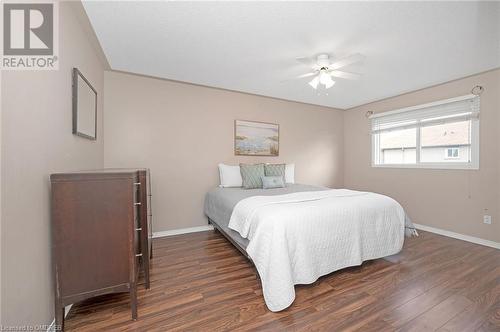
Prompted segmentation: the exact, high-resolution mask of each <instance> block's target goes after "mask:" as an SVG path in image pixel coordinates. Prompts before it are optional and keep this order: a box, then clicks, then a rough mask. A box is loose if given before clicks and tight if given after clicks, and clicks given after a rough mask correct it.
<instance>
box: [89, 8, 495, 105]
mask: <svg viewBox="0 0 500 332" xmlns="http://www.w3.org/2000/svg"><path fill="white" fill-rule="evenodd" d="M84 6H85V9H86V11H87V13H88V15H89V17H90V21H91V23H92V25H93V27H94V29H95V31H96V34H97V36H98V38H99V41H100V43H101V45H102V47H103V50H104V52H105V54H106V56H107V58H108V61H109V63H110V65H111V67H112V69H115V70H122V71H128V72H133V73H139V74H144V75H151V76H157V77H162V78H167V79H172V80H178V81H184V82H190V83H196V84H202V85H208V86H213V87H219V88H224V89H230V90H236V91H243V92H248V93H254V94H259V95H264V96H271V97H277V98H282V99H288V100H294V101H300V102H305V103H311V104H317V105H323V106H330V107H335V108H342V109H347V108H350V107H354V106H357V105H361V104H364V103H367V102H370V101H374V100H379V99H383V98H386V97H390V96H394V95H398V94H401V93H404V92H408V91H413V90H417V89H420V88H424V87H428V86H431V85H434V84H438V83H442V82H446V81H449V80H453V79H456V78H461V77H464V76H467V75H471V74H475V73H478V72H482V71H485V70H489V69H493V68H497V67H500V3H498V2H313V3H311V2H309V3H307V2H122V1H120V2H103V1H95V2H94V1H92V2H85V3H84ZM323 52H326V53H330V54H334V55H335V56H336V57H342V56H345V55H349V54H352V53H361V54H363V55H365V56H366V59H365V61H364V63H363V64H362V65H356V66H351V67H348V68H345V69H346V70H350V71H353V72H361V73H362V74H363V76H362V78H361V79H359V80H358V81H348V80H342V79H336V81H337V83H336V84H335V85H334V86H333V88H331V89H329V90H328V95H326V94H324V93H323V94H322V95H317V93H316V92H315V91H314V90H313V89H312V88H311V87H310V86H309V85H308V84H307V82H308V80H307V79H302V80H287V79H290V78H292V77H294V76H297V75H300V74H303V73H306V72H308V70H309V68H307V67H306V66H305V65H303V64H300V63H299V62H297V61H296V60H295V58H296V57H301V56H312V55H315V54H318V53H323Z"/></svg>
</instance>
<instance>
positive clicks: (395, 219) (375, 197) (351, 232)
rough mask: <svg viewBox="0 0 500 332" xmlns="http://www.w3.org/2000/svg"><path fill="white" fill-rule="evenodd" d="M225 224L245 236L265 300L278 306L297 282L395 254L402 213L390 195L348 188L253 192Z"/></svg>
mask: <svg viewBox="0 0 500 332" xmlns="http://www.w3.org/2000/svg"><path fill="white" fill-rule="evenodd" d="M229 228H231V229H233V230H235V231H237V232H239V233H240V234H241V236H242V237H244V238H248V239H249V244H248V247H247V249H246V250H247V253H248V255H249V256H250V257H251V258H252V260H253V262H254V264H255V266H256V268H257V270H258V272H259V275H260V278H261V281H262V290H263V294H264V299H265V301H266V305H267V307H268V308H269V310H271V311H280V310H283V309H285V308H287V307H288V306H290V305H291V304H292V302H293V301H294V299H295V288H294V285H296V284H310V283H313V282H314V281H316V280H317V279H318V278H319V277H320V276H323V275H325V274H328V273H331V272H333V271H336V270H339V269H342V268H345V267H348V266H354V265H360V264H361V263H362V262H363V261H365V260H369V259H375V258H380V257H384V256H389V255H393V254H396V253H398V252H399V251H400V250H401V248H402V247H403V241H404V234H405V212H404V210H403V208H402V207H401V205H399V203H398V202H396V201H395V200H393V199H392V198H390V197H387V196H384V195H379V194H375V193H368V192H359V191H353V190H347V189H332V190H324V191H313V192H300V193H293V194H286V195H279V196H253V197H249V198H245V199H243V200H241V201H240V202H238V204H237V205H236V206H235V208H234V210H233V213H232V215H231V220H230V221H229Z"/></svg>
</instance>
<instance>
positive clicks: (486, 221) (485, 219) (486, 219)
mask: <svg viewBox="0 0 500 332" xmlns="http://www.w3.org/2000/svg"><path fill="white" fill-rule="evenodd" d="M483 223H485V224H488V225H491V216H488V215H486V214H485V215H484V216H483Z"/></svg>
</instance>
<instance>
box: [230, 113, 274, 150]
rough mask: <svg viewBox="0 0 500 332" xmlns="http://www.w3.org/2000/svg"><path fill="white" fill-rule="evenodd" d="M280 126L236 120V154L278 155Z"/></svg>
mask: <svg viewBox="0 0 500 332" xmlns="http://www.w3.org/2000/svg"><path fill="white" fill-rule="evenodd" d="M279 146H280V127H279V125H278V124H275V123H267V122H257V121H247V120H235V121H234V154H235V155H237V156H278V155H279Z"/></svg>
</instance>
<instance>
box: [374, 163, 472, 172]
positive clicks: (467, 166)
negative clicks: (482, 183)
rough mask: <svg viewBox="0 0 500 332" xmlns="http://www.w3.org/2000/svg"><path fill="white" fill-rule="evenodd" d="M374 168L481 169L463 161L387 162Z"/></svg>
mask: <svg viewBox="0 0 500 332" xmlns="http://www.w3.org/2000/svg"><path fill="white" fill-rule="evenodd" d="M372 168H414V169H418V168H423V169H452V170H453V169H457V170H471V171H477V170H479V165H471V164H463V163H456V164H455V163H454V164H431V163H423V164H387V165H375V164H372Z"/></svg>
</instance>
